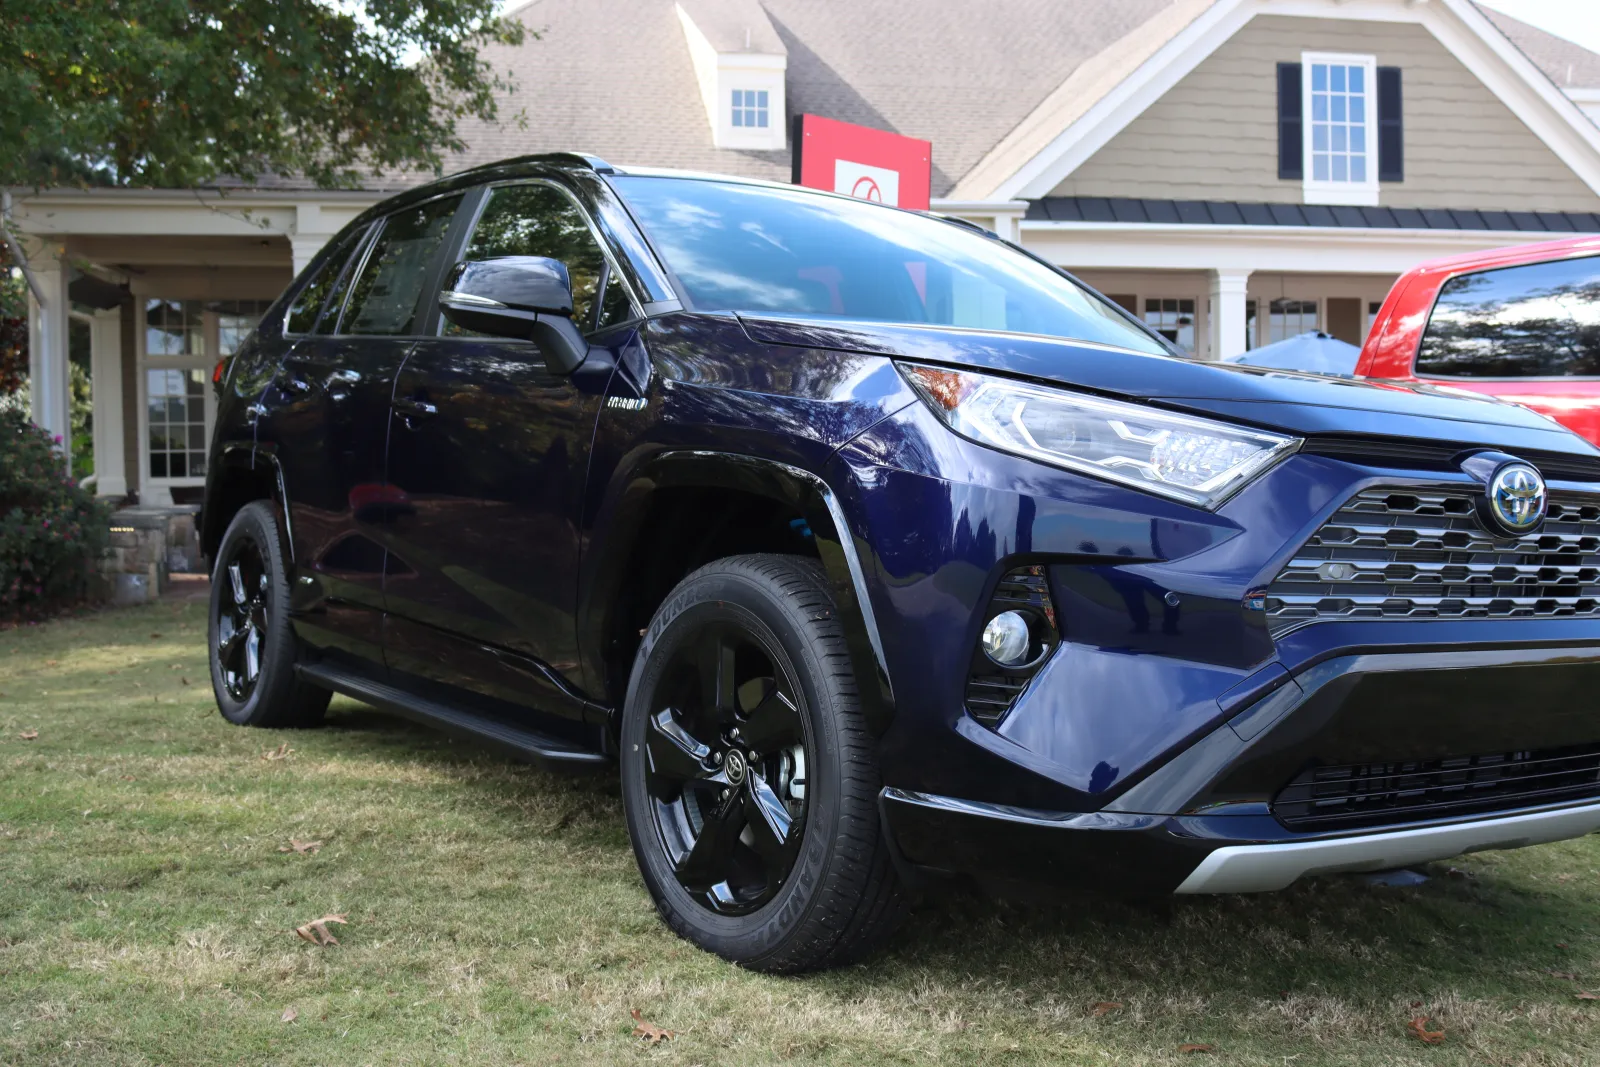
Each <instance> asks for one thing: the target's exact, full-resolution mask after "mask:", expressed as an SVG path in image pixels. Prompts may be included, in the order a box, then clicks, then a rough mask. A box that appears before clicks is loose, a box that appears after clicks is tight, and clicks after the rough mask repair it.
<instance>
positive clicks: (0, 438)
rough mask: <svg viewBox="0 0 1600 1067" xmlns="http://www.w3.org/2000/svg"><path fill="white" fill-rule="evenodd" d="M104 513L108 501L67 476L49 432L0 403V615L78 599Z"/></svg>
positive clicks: (100, 547) (95, 557) (105, 525)
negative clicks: (96, 497)
mask: <svg viewBox="0 0 1600 1067" xmlns="http://www.w3.org/2000/svg"><path fill="white" fill-rule="evenodd" d="M110 520H111V512H110V508H109V507H108V506H107V505H106V504H105V503H103V502H101V501H99V500H97V499H95V497H94V496H92V495H91V494H89V493H88V492H86V491H85V490H83V489H80V488H79V487H78V485H77V483H76V482H74V481H72V480H71V479H70V478H68V477H67V476H66V469H65V464H64V463H63V461H62V457H61V453H60V452H58V451H57V450H56V449H55V448H54V447H53V445H52V442H51V440H50V437H49V435H48V434H46V433H45V432H44V431H43V430H41V429H39V428H38V427H37V426H35V425H33V424H32V423H31V422H29V421H28V419H27V417H26V416H25V415H23V414H22V413H21V412H20V411H16V410H14V409H10V410H8V409H5V408H0V619H7V618H13V619H14V618H31V617H35V616H39V615H43V614H46V613H48V612H50V611H53V610H55V609H57V608H60V607H63V606H66V605H67V604H70V603H72V602H73V601H76V600H80V599H82V598H83V597H84V596H85V595H86V594H87V593H88V591H89V581H90V579H91V577H92V576H93V575H94V573H95V570H96V565H97V563H98V561H99V559H100V556H101V553H103V552H104V551H105V546H106V540H107V538H108V537H109V536H110V531H109V526H110Z"/></svg>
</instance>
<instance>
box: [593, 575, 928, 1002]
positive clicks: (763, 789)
mask: <svg viewBox="0 0 1600 1067" xmlns="http://www.w3.org/2000/svg"><path fill="white" fill-rule="evenodd" d="M621 741H622V745H621V749H622V782H623V803H624V806H625V808H626V811H627V818H628V832H629V834H630V835H631V837H632V839H633V846H634V852H635V854H636V856H637V857H638V861H639V869H640V871H641V872H642V873H643V875H644V880H645V883H646V885H647V886H648V887H649V889H650V893H651V895H652V896H653V897H654V898H655V902H656V906H657V907H658V908H659V910H660V912H661V914H662V916H663V917H664V918H665V919H666V921H667V923H668V924H669V925H670V926H671V927H672V928H673V929H674V930H676V931H677V932H678V933H679V934H680V935H682V936H683V937H685V938H687V939H688V940H690V941H693V942H694V943H695V944H698V945H700V946H701V947H703V948H707V949H709V950H711V951H712V952H715V953H717V954H718V955H720V956H723V957H724V958H726V959H729V960H732V961H734V962H735V963H739V964H742V965H744V966H746V967H750V968H753V969H756V970H762V971H773V972H793V971H803V970H811V969H815V968H820V967H829V966H835V965H838V964H841V963H844V962H847V961H848V960H850V959H852V958H855V957H856V956H859V955H860V954H862V953H863V952H865V951H868V950H869V949H871V948H872V947H873V946H875V945H876V944H878V943H879V942H880V941H881V940H882V939H883V938H884V937H885V936H887V934H888V933H889V932H891V931H892V930H893V928H894V925H895V923H896V922H897V920H898V919H899V917H900V915H901V913H902V904H901V894H900V891H899V887H898V885H897V882H896V878H895V874H894V869H893V867H892V866H891V864H890V862H889V856H888V852H887V848H886V845H885V843H884V841H883V839H882V834H881V832H880V830H879V825H878V809H877V793H878V787H879V780H878V773H877V762H876V759H875V757H874V752H873V747H872V739H871V737H870V735H869V734H868V732H867V730H866V727H865V724H864V723H863V721H862V716H861V713H860V708H859V702H858V699H857V695H856V682H855V678H854V676H853V674H852V673H851V669H850V658H849V655H848V653H847V651H846V647H845V639H844V633H843V629H842V627H841V626H840V623H839V620H838V618H837V613H836V610H835V607H834V604H833V600H832V598H831V596H830V595H829V593H828V589H827V585H826V583H825V581H824V579H823V574H822V570H821V568H820V567H819V566H818V565H817V564H816V563H815V562H814V561H812V560H808V559H803V558H800V557H794V556H779V555H751V556H736V557H731V558H728V559H723V560H718V561H716V562H714V563H711V564H708V565H707V566H705V567H702V568H701V569H699V570H697V571H695V572H694V573H693V574H691V575H689V576H688V577H687V578H685V579H684V580H683V581H682V582H681V583H679V585H678V586H677V588H675V589H674V590H673V591H672V592H671V594H669V595H668V596H667V598H666V600H665V602H664V603H663V604H662V606H661V608H660V609H659V610H658V611H657V612H656V615H655V618H654V619H653V620H652V621H651V623H650V626H649V628H648V630H647V631H646V634H645V638H644V641H643V643H642V644H641V646H640V648H639V652H638V656H637V659H636V660H635V663H634V669H633V677H632V679H631V682H630V684H629V687H628V699H627V703H626V705H625V707H624V711H623V721H622V738H621Z"/></svg>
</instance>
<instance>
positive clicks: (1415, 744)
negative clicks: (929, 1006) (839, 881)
mask: <svg viewBox="0 0 1600 1067" xmlns="http://www.w3.org/2000/svg"><path fill="white" fill-rule="evenodd" d="M1383 625H1384V624H1382V623H1375V624H1369V626H1368V627H1367V629H1368V630H1369V631H1370V630H1371V628H1372V627H1378V628H1379V629H1378V630H1377V631H1376V632H1377V633H1379V634H1381V632H1382V630H1381V628H1382V626H1383ZM1433 625H1435V626H1439V627H1441V632H1440V636H1441V637H1447V636H1459V635H1455V634H1453V633H1448V631H1453V630H1454V629H1455V628H1456V627H1457V626H1466V627H1471V626H1474V625H1478V624H1473V623H1435V624H1433ZM1521 625H1522V626H1524V627H1525V628H1526V629H1524V631H1523V633H1524V635H1525V636H1526V637H1527V638H1528V639H1529V640H1530V641H1534V640H1536V639H1537V638H1538V637H1540V636H1543V637H1545V638H1546V643H1543V644H1537V643H1535V644H1531V645H1525V646H1524V647H1518V648H1497V649H1476V650H1473V649H1462V648H1460V647H1459V646H1458V647H1452V648H1446V649H1443V650H1437V651H1432V652H1421V651H1406V652H1382V651H1367V652H1355V653H1348V649H1345V650H1342V651H1346V652H1347V654H1344V655H1337V656H1332V657H1316V656H1313V657H1310V659H1309V660H1308V661H1306V665H1305V666H1303V667H1302V668H1301V669H1300V670H1299V671H1298V672H1296V673H1293V674H1291V673H1290V672H1289V671H1287V670H1285V669H1284V668H1282V667H1281V666H1278V665H1274V666H1272V667H1269V668H1267V669H1264V670H1262V671H1258V672H1257V675H1256V676H1252V677H1253V678H1254V681H1253V682H1252V683H1251V685H1249V686H1246V687H1245V690H1246V693H1245V696H1244V698H1243V699H1235V700H1234V702H1233V703H1232V704H1231V706H1229V707H1228V708H1227V709H1226V710H1227V712H1228V714H1227V717H1226V718H1225V720H1224V721H1223V722H1222V723H1221V724H1220V725H1218V726H1217V727H1216V728H1215V729H1212V730H1211V731H1210V732H1208V733H1206V734H1205V735H1204V736H1202V737H1200V738H1198V739H1196V740H1194V741H1193V742H1192V743H1191V744H1188V745H1187V746H1184V747H1183V748H1182V749H1181V751H1178V752H1177V753H1176V754H1174V755H1171V756H1170V757H1169V758H1167V759H1165V760H1163V761H1161V762H1160V763H1159V765H1158V766H1156V767H1155V768H1154V769H1153V770H1151V771H1149V772H1148V773H1146V774H1144V775H1143V776H1142V777H1140V778H1139V779H1138V780H1137V781H1134V782H1132V784H1131V785H1129V786H1128V787H1127V788H1125V789H1122V790H1119V791H1116V793H1115V795H1114V796H1112V797H1111V798H1110V799H1108V800H1107V801H1106V802H1105V803H1103V804H1102V805H1101V806H1100V807H1099V808H1098V810H1094V811H1051V810H1041V809H1039V808H1034V807H1027V806H1019V805H1008V804H1001V803H993V802H989V801H982V800H970V799H958V798H952V797H949V796H943V795H938V794H935V793H931V792H928V791H925V790H912V789H901V788H892V787H891V788H887V789H885V790H884V791H883V794H882V798H881V807H882V813H883V820H884V824H885V826H886V828H887V830H888V832H889V834H890V835H891V838H892V840H893V841H894V843H895V846H896V849H897V851H898V853H899V854H900V855H901V857H902V858H903V859H904V860H905V861H906V862H907V863H908V864H909V865H910V866H911V867H912V868H915V869H919V870H922V871H925V872H934V873H938V874H941V875H963V876H971V877H973V878H976V879H978V880H980V881H985V882H989V883H992V884H994V885H995V886H996V887H999V888H1005V887H1006V886H1008V885H1010V884H1013V883H1046V884H1054V885H1065V886H1074V887H1079V888H1087V889H1097V890H1104V891H1110V892H1115V893H1122V894H1129V895H1159V894H1167V893H1242V892H1258V891H1266V890H1276V889H1282V888H1284V887H1285V886H1287V885H1289V884H1290V883H1292V882H1293V881H1295V880H1296V879H1298V878H1300V877H1303V876H1306V875H1315V874H1325V873H1332V872H1338V871H1361V870H1379V869H1384V868H1390V867H1396V866H1403V865H1407V864H1414V863H1422V862H1428V861H1432V860H1438V859H1445V858H1448V857H1451V856H1456V855H1460V854H1462V853H1464V852H1474V851H1482V850H1486V849H1499V848H1516V847H1520V846H1522V845H1531V844H1540V843H1544V842H1548V841H1557V840H1562V839H1566V838H1571V837H1577V836H1581V835H1583V834H1587V833H1590V832H1592V831H1595V830H1600V757H1597V758H1596V762H1595V767H1596V768H1597V769H1596V770H1595V771H1593V772H1592V773H1591V772H1588V771H1584V772H1581V773H1580V774H1579V775H1578V776H1577V780H1576V782H1575V781H1574V779H1573V778H1572V777H1565V778H1563V779H1562V780H1561V781H1562V783H1563V791H1561V792H1560V793H1559V796H1558V797H1552V796H1550V795H1549V790H1543V791H1542V792H1541V791H1540V790H1539V789H1537V788H1534V787H1530V788H1529V789H1528V790H1527V791H1526V794H1525V795H1524V794H1518V793H1516V792H1515V790H1513V791H1512V792H1511V793H1510V794H1508V795H1505V796H1500V795H1497V794H1495V793H1494V792H1493V791H1492V790H1489V791H1484V792H1481V793H1479V794H1474V793H1473V791H1472V790H1471V789H1470V788H1467V787H1462V786H1459V785H1452V786H1448V787H1435V788H1433V789H1432V790H1431V792H1430V791H1429V790H1426V789H1421V788H1416V789H1412V790H1411V791H1410V792H1409V794H1406V792H1405V791H1404V790H1402V791H1400V794H1401V795H1402V796H1403V797H1404V801H1403V802H1401V803H1397V805H1396V807H1395V809H1394V810H1395V812H1397V813H1398V814H1395V815H1393V817H1391V818H1387V819H1386V817H1385V812H1384V810H1383V809H1382V808H1381V807H1379V808H1377V809H1372V810H1363V811H1362V812H1361V813H1360V814H1359V815H1358V816H1357V817H1355V818H1346V819H1344V820H1343V821H1341V820H1340V819H1339V818H1337V817H1336V818H1334V819H1333V820H1332V828H1322V827H1321V826H1319V824H1318V822H1317V820H1316V819H1311V820H1308V823H1309V825H1310V828H1309V829H1307V828H1305V826H1304V825H1302V827H1301V828H1300V829H1295V828H1292V827H1291V826H1289V825H1286V823H1285V822H1284V821H1283V820H1282V819H1281V818H1280V817H1279V815H1280V813H1281V811H1280V810H1275V808H1274V802H1275V799H1276V797H1277V795H1278V793H1279V791H1280V790H1281V789H1282V788H1283V786H1284V785H1285V784H1286V783H1287V782H1288V781H1289V780H1290V779H1291V778H1292V777H1293V776H1294V775H1295V774H1296V773H1297V772H1298V771H1300V770H1301V769H1302V768H1304V767H1305V766H1308V765H1316V764H1319V763H1321V764H1327V763H1338V762H1341V761H1352V762H1372V763H1394V762H1396V761H1419V762H1421V761H1428V760H1439V759H1449V758H1451V757H1459V756H1466V755H1473V754H1478V753H1499V752H1519V751H1528V750H1541V749H1544V748H1553V749H1556V750H1561V751H1569V750H1571V749H1572V748H1573V747H1575V746H1576V747H1582V746H1591V747H1593V746H1597V745H1600V715H1597V714H1596V709H1595V708H1594V706H1593V699H1592V694H1593V693H1595V692H1600V639H1597V638H1600V634H1595V635H1591V638H1590V639H1589V640H1585V641H1583V642H1581V643H1573V642H1571V641H1570V640H1568V641H1565V642H1557V641H1553V640H1550V639H1551V638H1552V637H1554V635H1556V634H1559V633H1562V632H1565V633H1566V634H1568V635H1569V636H1570V635H1571V634H1572V633H1573V627H1574V626H1582V627H1583V628H1585V629H1590V628H1592V627H1593V625H1594V624H1592V623H1581V624H1580V623H1573V622H1567V623H1554V622H1549V623H1546V622H1539V621H1531V620H1530V621H1529V622H1527V623H1523V624H1521ZM1497 629H1498V632H1500V633H1502V634H1503V633H1504V632H1505V630H1504V629H1503V628H1497ZM1479 632H1480V633H1484V634H1485V636H1487V631H1484V630H1482V629H1481V628H1480V630H1479ZM1322 636H1326V637H1329V638H1331V637H1333V636H1334V635H1333V634H1331V633H1327V634H1325V635H1322ZM1349 636H1350V635H1349V634H1347V635H1346V637H1347V638H1348V637H1349ZM1512 694H1519V695H1520V696H1521V697H1522V698H1523V699H1522V700H1521V701H1508V699H1507V698H1508V696H1510V695H1512ZM1396 777H1397V778H1406V777H1407V776H1404V775H1397V776H1396ZM1446 777H1447V776H1446ZM1408 780H1410V779H1408ZM1451 781H1454V780H1453V779H1451ZM1413 784H1414V781H1413ZM1545 784H1548V783H1536V785H1545ZM1430 804H1431V805H1432V806H1431V808H1430V807H1429V805H1430ZM1291 821H1292V820H1291Z"/></svg>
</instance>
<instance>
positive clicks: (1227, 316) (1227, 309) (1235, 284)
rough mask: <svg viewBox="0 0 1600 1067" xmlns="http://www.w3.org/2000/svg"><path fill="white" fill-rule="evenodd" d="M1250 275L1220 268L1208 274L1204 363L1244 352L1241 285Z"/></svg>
mask: <svg viewBox="0 0 1600 1067" xmlns="http://www.w3.org/2000/svg"><path fill="white" fill-rule="evenodd" d="M1249 280H1250V272H1249V271H1248V270H1241V269H1239V268H1237V267H1223V268H1218V269H1216V270H1213V271H1212V272H1211V315H1210V319H1211V321H1210V323H1209V324H1208V326H1209V329H1208V330H1207V334H1208V335H1209V339H1210V342H1211V345H1210V348H1211V351H1210V352H1209V353H1208V354H1207V358H1208V359H1214V360H1215V359H1226V358H1227V357H1228V356H1236V355H1238V354H1239V353H1240V352H1243V351H1244V350H1245V343H1246V342H1245V319H1244V305H1245V283H1246V282H1248V281H1249Z"/></svg>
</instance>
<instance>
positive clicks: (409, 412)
mask: <svg viewBox="0 0 1600 1067" xmlns="http://www.w3.org/2000/svg"><path fill="white" fill-rule="evenodd" d="M389 406H390V408H394V410H395V411H398V413H400V416H402V418H408V419H421V418H427V416H430V414H438V408H435V406H434V405H430V403H429V402H426V400H418V398H414V397H395V400H394V402H392V403H390V405H389Z"/></svg>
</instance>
